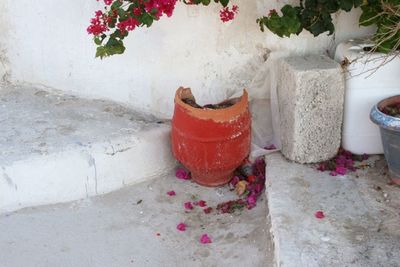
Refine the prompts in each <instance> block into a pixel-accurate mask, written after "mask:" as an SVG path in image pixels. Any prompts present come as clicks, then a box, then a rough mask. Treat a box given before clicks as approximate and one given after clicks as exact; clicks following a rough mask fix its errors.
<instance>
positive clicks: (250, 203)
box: [246, 193, 257, 209]
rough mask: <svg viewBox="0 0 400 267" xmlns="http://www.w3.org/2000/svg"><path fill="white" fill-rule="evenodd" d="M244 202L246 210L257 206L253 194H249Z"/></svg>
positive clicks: (255, 197)
mask: <svg viewBox="0 0 400 267" xmlns="http://www.w3.org/2000/svg"><path fill="white" fill-rule="evenodd" d="M246 201H247V208H248V209H252V208H254V207H255V206H256V205H257V195H256V194H254V193H251V194H250V195H249V196H248V197H247V199H246Z"/></svg>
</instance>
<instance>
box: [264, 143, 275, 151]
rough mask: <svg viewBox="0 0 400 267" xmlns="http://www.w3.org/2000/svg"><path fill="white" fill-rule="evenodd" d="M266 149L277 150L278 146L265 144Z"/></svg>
mask: <svg viewBox="0 0 400 267" xmlns="http://www.w3.org/2000/svg"><path fill="white" fill-rule="evenodd" d="M264 149H266V150H275V149H276V146H275V145H274V144H272V145H268V146H265V147H264Z"/></svg>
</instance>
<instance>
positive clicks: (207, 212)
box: [203, 207, 212, 214]
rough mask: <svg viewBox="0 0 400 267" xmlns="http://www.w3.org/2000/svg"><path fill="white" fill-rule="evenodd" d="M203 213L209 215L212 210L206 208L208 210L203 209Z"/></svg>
mask: <svg viewBox="0 0 400 267" xmlns="http://www.w3.org/2000/svg"><path fill="white" fill-rule="evenodd" d="M203 211H204V213H205V214H209V213H211V211H212V208H211V207H208V208H206V209H204V210H203Z"/></svg>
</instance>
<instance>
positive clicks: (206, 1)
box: [201, 0, 211, 6]
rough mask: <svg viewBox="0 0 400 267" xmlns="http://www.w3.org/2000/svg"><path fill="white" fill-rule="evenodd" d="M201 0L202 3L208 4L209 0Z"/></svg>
mask: <svg viewBox="0 0 400 267" xmlns="http://www.w3.org/2000/svg"><path fill="white" fill-rule="evenodd" d="M201 2H202V3H203V5H205V6H208V5H209V4H210V2H211V0H202V1H201Z"/></svg>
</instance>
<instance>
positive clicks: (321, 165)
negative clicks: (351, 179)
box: [317, 163, 326, 172]
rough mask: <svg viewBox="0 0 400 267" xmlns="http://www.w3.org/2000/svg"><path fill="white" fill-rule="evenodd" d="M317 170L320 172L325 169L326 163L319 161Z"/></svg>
mask: <svg viewBox="0 0 400 267" xmlns="http://www.w3.org/2000/svg"><path fill="white" fill-rule="evenodd" d="M317 170H319V171H321V172H324V171H326V165H325V163H320V164H319V165H318V168H317Z"/></svg>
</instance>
